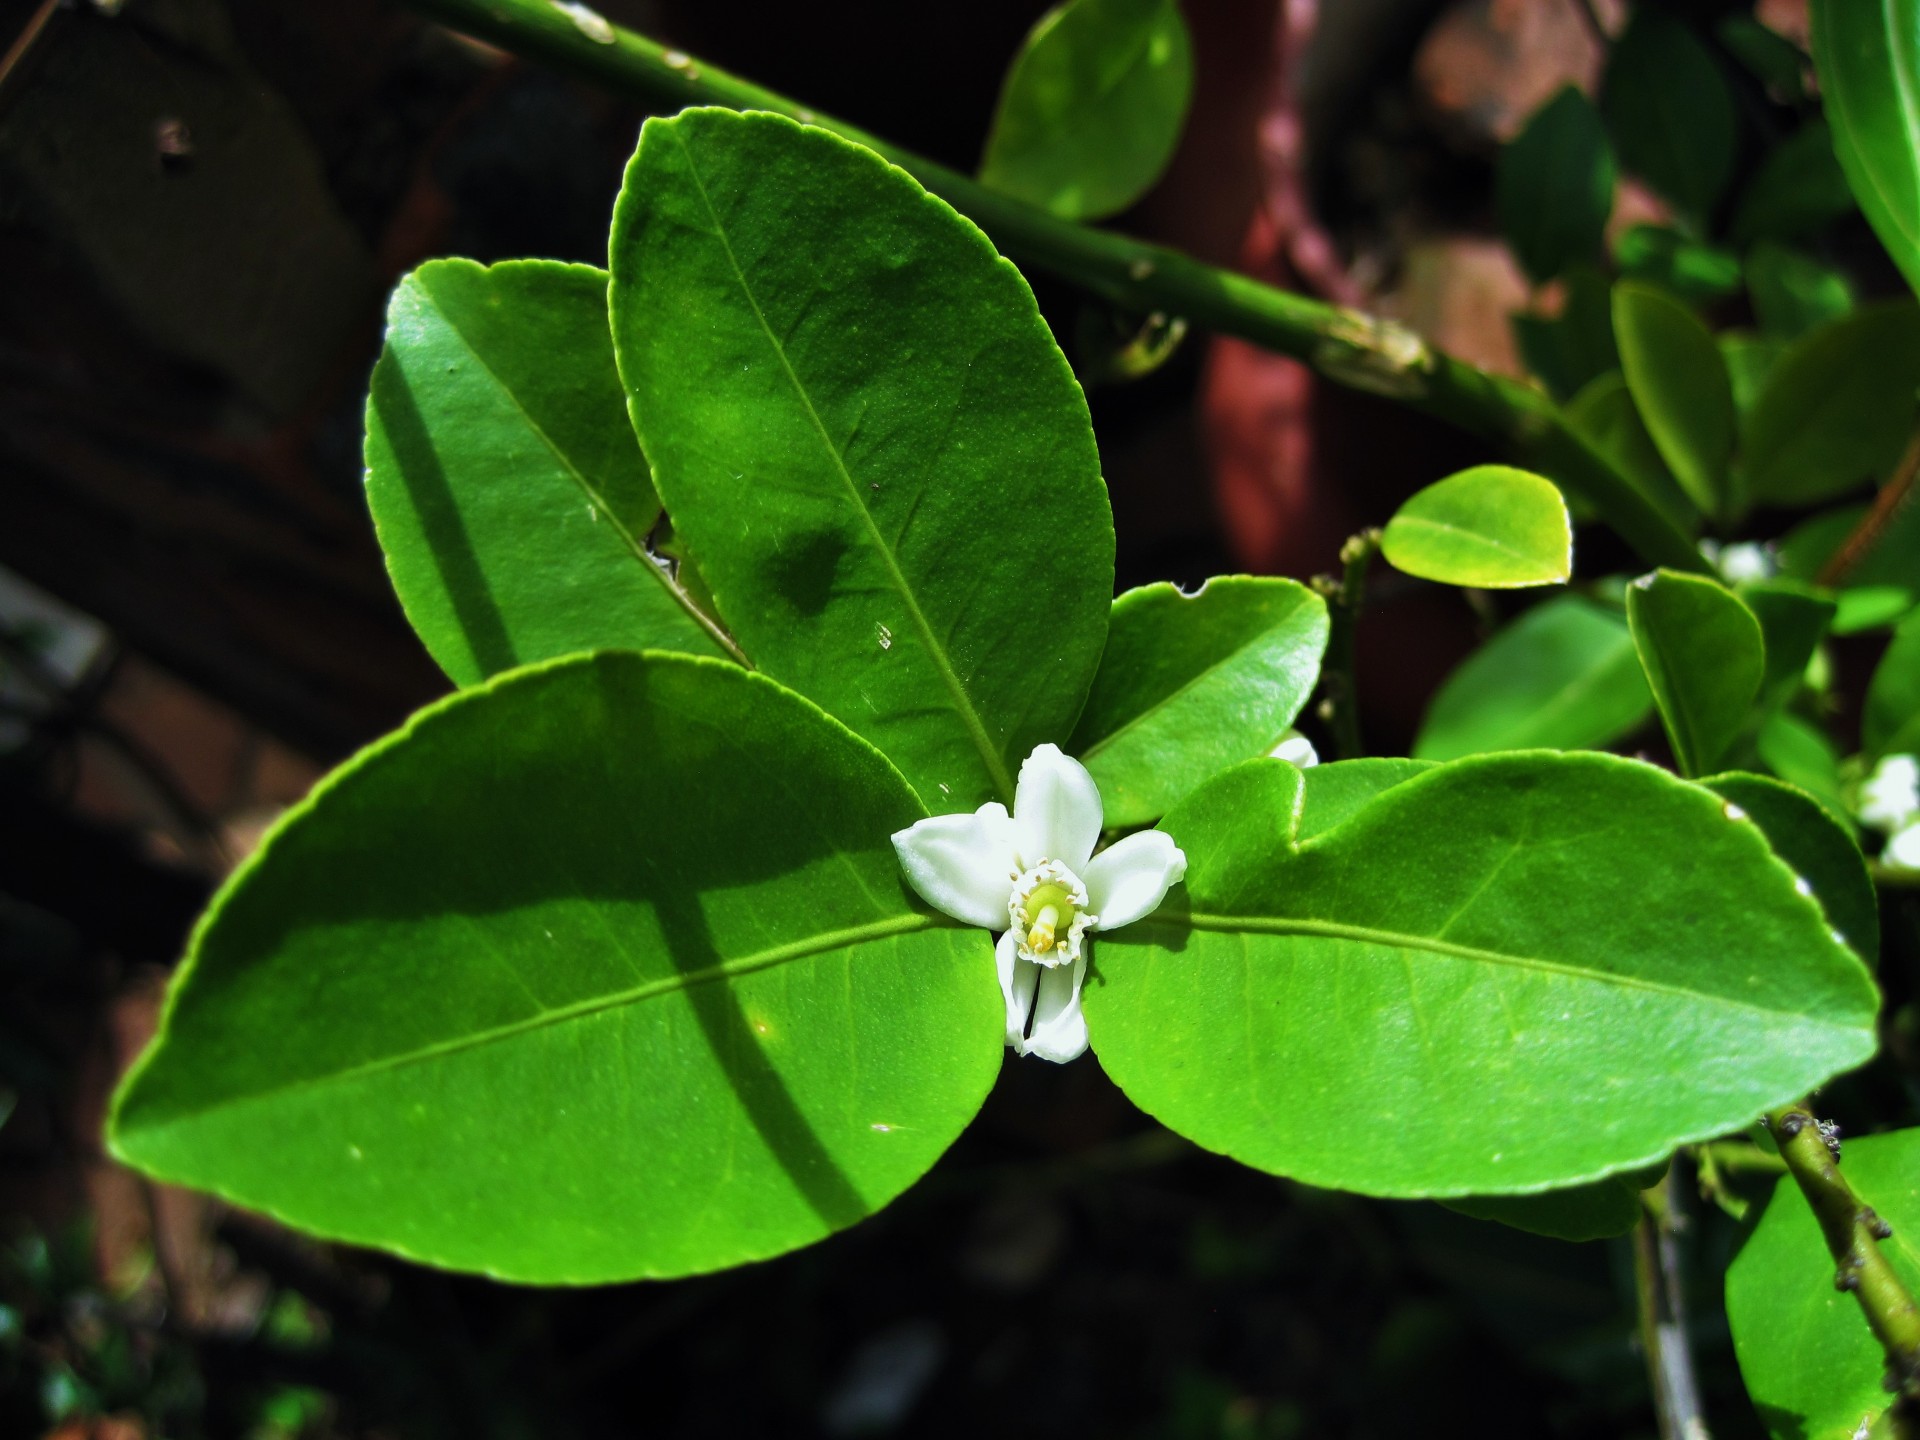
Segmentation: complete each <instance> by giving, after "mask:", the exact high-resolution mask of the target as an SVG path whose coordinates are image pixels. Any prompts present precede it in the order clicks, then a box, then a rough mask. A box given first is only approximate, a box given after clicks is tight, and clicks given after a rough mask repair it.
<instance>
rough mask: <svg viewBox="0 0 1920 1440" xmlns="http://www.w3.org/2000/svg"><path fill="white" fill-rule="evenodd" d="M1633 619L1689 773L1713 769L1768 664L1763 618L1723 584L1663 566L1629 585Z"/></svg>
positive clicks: (1670, 733)
mask: <svg viewBox="0 0 1920 1440" xmlns="http://www.w3.org/2000/svg"><path fill="white" fill-rule="evenodd" d="M1627 624H1628V626H1629V627H1630V628H1631V630H1632V632H1633V645H1634V649H1635V650H1637V651H1639V653H1640V664H1641V667H1642V668H1643V669H1645V671H1646V672H1647V683H1648V685H1649V686H1650V687H1651V688H1652V690H1653V698H1654V703H1655V704H1656V705H1658V706H1659V708H1660V719H1661V720H1662V722H1664V723H1665V725H1666V729H1667V739H1668V740H1669V741H1670V742H1672V745H1673V756H1674V759H1675V761H1677V762H1678V764H1679V766H1680V771H1681V773H1682V774H1684V775H1700V774H1704V773H1705V772H1706V771H1708V770H1711V769H1712V768H1713V767H1714V766H1715V765H1716V764H1718V763H1719V761H1720V758H1721V756H1723V755H1725V754H1726V753H1727V747H1728V746H1729V745H1731V744H1732V743H1733V739H1734V737H1735V736H1736V735H1738V734H1739V733H1740V729H1741V727H1742V726H1743V725H1744V724H1745V723H1746V720H1747V714H1748V712H1749V711H1750V710H1751V709H1752V707H1753V702H1754V700H1755V698H1756V697H1757V696H1758V695H1759V693H1760V682H1761V680H1762V679H1764V678H1765V675H1766V668H1767V650H1766V641H1765V639H1764V637H1763V635H1762V633H1761V630H1760V622H1759V621H1758V620H1757V619H1755V618H1754V614H1753V612H1752V611H1751V610H1749V609H1748V608H1747V607H1746V605H1745V604H1744V603H1742V601H1741V600H1740V598H1739V597H1738V596H1737V595H1735V594H1734V593H1733V592H1732V591H1731V590H1728V589H1727V588H1726V587H1725V586H1724V585H1721V584H1719V583H1718V582H1717V581H1713V580H1709V579H1707V578H1705V577H1704V576H1700V575H1683V574H1680V573H1679V572H1678V571H1674V570H1655V571H1654V572H1653V573H1652V574H1649V575H1643V576H1641V577H1640V578H1639V579H1638V580H1636V581H1634V582H1633V584H1631V585H1629V586H1628V587H1627Z"/></svg>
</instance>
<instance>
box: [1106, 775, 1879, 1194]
mask: <svg viewBox="0 0 1920 1440" xmlns="http://www.w3.org/2000/svg"><path fill="white" fill-rule="evenodd" d="M1322 768H1326V767H1322ZM1316 773H1317V772H1316V771H1312V770H1309V771H1306V772H1304V773H1303V772H1301V771H1298V770H1295V769H1293V768H1292V767H1291V766H1287V765H1284V764H1282V763H1280V762H1278V761H1255V762H1252V763H1250V764H1247V765H1243V766H1241V767H1239V768H1237V769H1235V770H1231V771H1229V772H1227V773H1226V774H1225V775H1222V776H1220V777H1219V778H1218V779H1216V780H1214V781H1212V782H1210V783H1209V784H1207V785H1206V786H1204V787H1203V788H1202V789H1201V790H1199V791H1196V792H1195V793H1194V794H1193V795H1191V796H1189V797H1188V798H1187V799H1186V800H1185V801H1183V802H1182V803H1181V804H1180V805H1179V806H1178V807H1177V808H1176V809H1175V810H1174V811H1173V812H1172V813H1170V814H1169V815H1168V816H1167V818H1166V820H1165V821H1164V822H1163V827H1162V828H1164V829H1165V830H1166V831H1167V832H1168V833H1169V834H1171V835H1172V836H1173V837H1174V839H1175V840H1177V841H1178V843H1179V844H1180V846H1181V848H1182V849H1183V850H1184V851H1185V852H1186V856H1187V860H1188V871H1187V878H1186V884H1185V888H1184V890H1183V891H1176V892H1175V893H1174V895H1172V896H1170V897H1169V898H1168V901H1167V903H1166V904H1165V905H1163V906H1162V907H1161V909H1160V910H1158V911H1156V912H1154V914H1153V915H1151V916H1150V917H1148V918H1147V919H1146V920H1143V921H1141V922H1139V923H1138V924H1136V925H1133V926H1129V927H1128V928H1127V929H1125V930H1122V931H1119V932H1117V933H1116V934H1114V935H1112V936H1108V937H1103V938H1102V939H1101V942H1100V947H1099V951H1098V954H1097V958H1096V972H1097V974H1096V977H1095V978H1094V979H1091V980H1090V981H1089V983H1088V986H1087V991H1086V999H1085V1004H1086V1011H1087V1019H1088V1024H1089V1027H1090V1029H1091V1032H1092V1036H1093V1046H1094V1049H1095V1050H1096V1051H1097V1052H1098V1054H1099V1056H1100V1060H1101V1064H1102V1065H1103V1066H1104V1067H1105V1069H1106V1070H1107V1072H1108V1074H1110V1075H1111V1076H1112V1077H1113V1078H1114V1080H1115V1081H1116V1082H1117V1083H1118V1084H1119V1085H1120V1087H1121V1088H1122V1089H1123V1090H1125V1091H1126V1092H1127V1094H1128V1096H1129V1097H1130V1098H1131V1099H1133V1100H1134V1102H1135V1103H1136V1104H1138V1105H1140V1106H1141V1107H1142V1108H1144V1109H1145V1110H1147V1111H1148V1112H1149V1113H1150V1114H1152V1115H1154V1116H1155V1117H1156V1118H1158V1119H1159V1120H1160V1121H1161V1122H1162V1123H1163V1124H1166V1125H1168V1126H1169V1127H1171V1128H1173V1129H1175V1130H1177V1131H1179V1132H1180V1133H1182V1134H1184V1135H1186V1136H1188V1137H1189V1138H1190V1139H1192V1140H1194V1141H1196V1142H1197V1143H1199V1144H1201V1145H1203V1146H1206V1147H1207V1148H1208V1149H1212V1150H1217V1151H1220V1152H1222V1153H1225V1154H1228V1155H1231V1156H1233V1157H1234V1158H1236V1159H1239V1160H1241V1161H1243V1162H1245V1163H1247V1164H1250V1165H1253V1166H1256V1167H1258V1168H1261V1169H1265V1170H1269V1171H1272V1172H1274V1173H1277V1174H1283V1175H1288V1176H1292V1177H1294V1178H1297V1179H1300V1180H1303V1181H1306V1182H1307V1183H1309V1184H1315V1185H1326V1186H1332V1187H1336V1188H1340V1189H1350V1190H1357V1191H1360V1192H1362V1193H1366V1194H1377V1195H1400V1196H1414V1195H1437V1196H1460V1195H1477V1194H1503V1193H1504V1194H1511V1193H1523V1192H1530V1191H1537V1190H1543V1189H1551V1188H1559V1187H1564V1186H1567V1185H1571V1184H1576V1183H1584V1182H1587V1181H1591V1180H1596V1179H1599V1178H1600V1177H1602V1176H1603V1175H1606V1174H1609V1173H1614V1172H1619V1171H1622V1170H1627V1169H1631V1168H1634V1167H1637V1166H1641V1165H1646V1164H1650V1163H1653V1162H1656V1161H1658V1160H1660V1159H1662V1158H1664V1157H1665V1156H1666V1155H1667V1154H1668V1153H1669V1152H1670V1151H1671V1150H1672V1149H1673V1148H1674V1146H1675V1145H1677V1144H1680V1143H1683V1142H1685V1141H1688V1140H1692V1139H1703V1138H1706V1137H1707V1136H1710V1135H1714V1134H1718V1133H1722V1132H1724V1131H1725V1130H1727V1129H1730V1128H1734V1127H1737V1126H1739V1125H1741V1124H1743V1123H1745V1122H1746V1121H1747V1120H1748V1119H1750V1118H1751V1116H1752V1115H1753V1113H1754V1112H1755V1111H1756V1110H1758V1109H1760V1108H1763V1107H1764V1106H1766V1105H1768V1104H1777V1103H1780V1102H1781V1101H1783V1100H1785V1099H1787V1098H1790V1097H1793V1096H1797V1095H1799V1094H1802V1093H1804V1091H1805V1089H1806V1087H1808V1086H1809V1085H1812V1084H1817V1083H1819V1082H1820V1081H1821V1080H1822V1079H1824V1078H1825V1077H1827V1076H1830V1075H1832V1074H1833V1073H1835V1072H1837V1071H1839V1070H1843V1069H1847V1068H1850V1067H1852V1066H1854V1065H1857V1064H1859V1063H1860V1062H1862V1061H1863V1060H1865V1059H1866V1058H1867V1057H1868V1056H1869V1055H1871V1054H1872V1052H1873V1049H1874V1043H1875V1040H1874V1018H1875V1013H1876V1009H1877V997H1876V995H1875V992H1874V988H1873V985H1872V982H1871V981H1870V979H1869V978H1868V976H1867V974H1866V971H1865V970H1864V968H1863V967H1862V966H1861V964H1860V962H1859V960H1858V958H1857V957H1855V956H1854V955H1853V954H1852V953H1851V952H1850V951H1848V950H1847V949H1846V948H1845V947H1843V946H1842V945H1840V944H1839V943H1837V942H1836V941H1835V940H1834V939H1833V938H1832V937H1831V935H1830V934H1829V933H1828V926H1827V921H1826V918H1825V916H1824V915H1823V914H1822V913H1821V911H1820V908H1819V906H1818V905H1816V904H1815V903H1814V902H1813V901H1812V900H1810V899H1808V898H1807V897H1805V896H1803V895H1801V894H1800V893H1799V892H1798V891H1797V889H1796V888H1795V886H1794V883H1793V878H1792V876H1791V874H1789V872H1788V871H1787V869H1786V867H1784V866H1783V865H1781V864H1780V863H1779V862H1778V861H1777V860H1776V859H1775V858H1774V856H1773V854H1772V852H1771V851H1770V850H1769V849H1768V847H1767V843H1766V840H1765V839H1764V837H1763V836H1762V835H1761V834H1760V832H1759V831H1758V829H1756V828H1755V827H1754V826H1753V825H1752V824H1751V823H1750V822H1748V821H1746V820H1744V819H1741V818H1739V817H1738V815H1737V812H1729V811H1728V809H1727V808H1726V805H1725V802H1724V801H1722V800H1721V799H1720V798H1719V797H1718V796H1715V795H1712V794H1709V793H1708V792H1706V791H1704V790H1701V789H1699V788H1698V787H1696V786H1692V785H1688V784H1686V783H1684V782H1682V781H1680V780H1677V779H1675V778H1674V777H1673V776H1671V775H1669V774H1667V773H1665V772H1664V771H1661V770H1659V769H1657V768H1655V767H1653V766H1650V765H1645V764H1642V763H1640V762H1637V761H1631V760H1622V759H1618V758H1615V757H1612V756H1605V755H1550V754H1530V755H1502V756H1483V757H1479V758H1476V759H1472V760H1465V761H1460V762H1457V763H1454V764H1450V765H1444V766H1438V767H1435V768H1433V769H1430V770H1427V771H1425V772H1423V773H1421V774H1418V775H1415V776H1413V777H1412V778H1410V779H1406V780H1403V781H1401V782H1400V783H1399V784H1396V785H1393V786H1392V788H1390V789H1388V790H1386V791H1385V792H1384V793H1382V794H1380V795H1379V796H1378V798H1376V799H1375V800H1373V801H1372V803H1370V804H1367V805H1365V806H1363V807H1362V808H1361V809H1359V810H1358V811H1356V812H1354V813H1352V814H1351V815H1349V817H1348V818H1347V819H1346V820H1345V821H1344V822H1342V823H1340V824H1338V825H1336V826H1335V827H1334V828H1333V829H1331V830H1326V831H1323V832H1321V833H1320V834H1319V835H1318V836H1316V837H1315V838H1313V839H1311V840H1308V841H1306V842H1304V843H1302V842H1299V841H1297V839H1296V838H1295V835H1294V825H1295V816H1296V815H1297V814H1298V813H1299V811H1300V809H1301V807H1302V803H1303V802H1302V793H1301V792H1302V789H1303V787H1305V788H1311V787H1312V786H1313V785H1314V784H1315V783H1317V782H1316V780H1315V778H1314V777H1315V775H1316Z"/></svg>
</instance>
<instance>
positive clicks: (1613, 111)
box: [1600, 0, 1739, 224]
mask: <svg viewBox="0 0 1920 1440" xmlns="http://www.w3.org/2000/svg"><path fill="white" fill-rule="evenodd" d="M1600 105H1601V110H1602V112H1603V113H1604V114H1605V116H1606V120H1607V130H1608V132H1609V133H1610V134H1611V135H1612V136H1613V148H1614V153H1615V154H1616V155H1618V156H1619V157H1620V168H1621V169H1623V170H1626V171H1628V172H1629V173H1630V174H1634V175H1638V176H1639V177H1640V178H1641V179H1642V180H1645V181H1646V182H1647V183H1648V184H1649V185H1651V186H1652V187H1653V188H1654V189H1655V190H1657V191H1659V192H1660V194H1662V195H1663V196H1665V197H1666V198H1667V199H1668V200H1671V201H1672V202H1673V203H1674V205H1676V206H1677V207H1678V208H1679V209H1680V210H1681V211H1682V212H1683V213H1684V214H1685V215H1686V216H1687V217H1688V218H1689V219H1691V220H1692V221H1694V222H1695V223H1696V224H1703V223H1704V222H1705V221H1706V219H1707V217H1708V215H1709V214H1710V213H1711V211H1712V210H1713V207H1714V205H1715V203H1716V202H1717V201H1718V200H1719V198H1720V194H1721V192H1722V191H1723V190H1725V189H1726V186H1727V181H1728V180H1729V179H1731V178H1732V175H1733V161H1734V152H1735V150H1736V148H1737V146H1738V141H1739V134H1738V116H1737V114H1736V112H1735V110H1734V102H1733V92H1732V91H1731V89H1729V87H1728V85H1727V80H1726V77H1725V76H1724V75H1722V74H1721V73H1720V65H1719V62H1718V61H1716V60H1715V59H1714V57H1713V52H1712V51H1711V50H1709V49H1708V48H1707V47H1706V46H1705V45H1704V44H1702V43H1701V41H1700V39H1699V37H1698V36H1696V35H1695V34H1694V33H1693V31H1692V30H1690V29H1688V28H1687V26H1686V24H1685V23H1684V22H1683V21H1681V20H1679V19H1676V18H1675V17H1674V16H1673V15H1671V14H1669V13H1668V12H1667V11H1665V10H1663V9H1662V8H1660V7H1659V6H1658V5H1655V4H1650V3H1645V0H1643V3H1641V4H1639V5H1637V6H1635V8H1634V12H1633V19H1632V20H1631V21H1630V22H1629V23H1628V25H1627V28H1626V32H1625V33H1624V34H1622V35H1621V37H1620V38H1619V40H1618V41H1616V42H1615V43H1614V46H1613V53H1612V55H1611V56H1610V57H1609V58H1608V61H1607V74H1606V80H1605V84H1604V88H1603V90H1602V92H1601V99H1600Z"/></svg>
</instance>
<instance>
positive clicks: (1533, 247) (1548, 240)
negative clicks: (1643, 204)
mask: <svg viewBox="0 0 1920 1440" xmlns="http://www.w3.org/2000/svg"><path fill="white" fill-rule="evenodd" d="M1613 180H1614V174H1613V148H1612V147H1611V146H1610V145H1609V144H1608V143H1607V131H1606V127H1605V126H1604V125H1602V124H1601V123H1600V113H1599V112H1598V111H1597V110H1595V109H1594V108H1593V102H1592V101H1590V100H1588V99H1587V97H1586V96H1585V95H1583V94H1581V93H1580V91H1579V90H1578V89H1576V88H1575V87H1574V86H1572V85H1567V86H1564V87H1562V89H1561V90H1560V92H1559V94H1557V95H1555V96H1554V97H1553V98H1552V99H1551V100H1549V101H1548V102H1547V103H1546V104H1545V105H1542V106H1541V107H1540V108H1539V109H1538V110H1536V111H1534V112H1533V115H1532V116H1531V117H1530V118H1529V119H1528V120H1527V124H1526V128H1525V129H1523V130H1522V131H1521V132H1520V133H1519V134H1518V135H1517V136H1515V137H1514V138H1513V140H1512V141H1511V142H1509V143H1508V144H1507V146H1506V147H1505V148H1504V149H1502V150H1501V152H1500V166H1499V170H1498V173H1497V175H1496V177H1495V191H1494V201H1495V205H1496V206H1497V208H1498V210H1499V214H1500V228H1501V230H1502V232H1504V233H1505V235H1506V237H1507V244H1508V245H1510V246H1512V247H1513V253H1514V256H1515V258H1516V259H1518V260H1519V262H1520V266H1521V268H1522V269H1523V270H1525V271H1526V272H1527V274H1528V275H1530V276H1532V277H1533V279H1534V281H1535V283H1538V284H1544V283H1545V282H1546V281H1548V280H1551V279H1553V277H1554V276H1556V275H1558V274H1559V273H1560V272H1561V271H1562V270H1564V269H1566V268H1567V266H1568V265H1569V264H1572V263H1573V262H1575V261H1579V260H1592V259H1594V258H1595V257H1596V256H1598V255H1599V253H1600V237H1601V234H1602V232H1604V231H1605V230H1606V228H1607V216H1608V215H1610V214H1611V213H1612V212H1613Z"/></svg>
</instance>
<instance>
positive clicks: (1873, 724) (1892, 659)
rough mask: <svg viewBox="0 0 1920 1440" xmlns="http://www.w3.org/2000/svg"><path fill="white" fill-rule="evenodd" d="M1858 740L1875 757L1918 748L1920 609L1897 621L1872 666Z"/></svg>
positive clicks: (1919, 728) (1919, 733)
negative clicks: (1879, 655) (1891, 639)
mask: <svg viewBox="0 0 1920 1440" xmlns="http://www.w3.org/2000/svg"><path fill="white" fill-rule="evenodd" d="M1860 744H1861V748H1862V749H1864V750H1865V751H1866V752H1867V754H1869V755H1872V756H1876V757H1877V756H1881V755H1887V754H1905V753H1908V752H1911V751H1920V611H1915V612H1913V613H1912V614H1909V615H1908V616H1907V618H1906V619H1904V620H1902V621H1901V622H1900V625H1899V627H1898V628H1897V629H1896V630H1895V631H1894V632H1893V643H1892V644H1891V645H1889V646H1887V649H1886V653H1885V654H1883V655H1882V656H1881V657H1880V663H1879V664H1878V665H1877V666H1875V667H1874V671H1873V679H1872V681H1871V682H1870V683H1869V684H1868V686H1867V704H1866V710H1865V713H1864V714H1863V715H1862V716H1861V721H1860Z"/></svg>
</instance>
